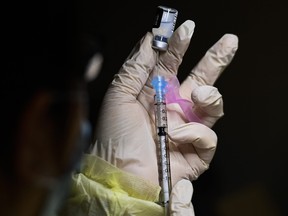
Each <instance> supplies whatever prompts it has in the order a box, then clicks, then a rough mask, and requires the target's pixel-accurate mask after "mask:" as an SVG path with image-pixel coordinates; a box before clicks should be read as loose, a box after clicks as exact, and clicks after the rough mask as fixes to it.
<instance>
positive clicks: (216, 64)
mask: <svg viewBox="0 0 288 216" xmlns="http://www.w3.org/2000/svg"><path fill="white" fill-rule="evenodd" d="M237 49H238V37H237V36H236V35H233V34H225V35H224V36H222V38H221V39H220V40H218V41H217V42H216V43H215V44H214V45H213V46H212V47H211V48H210V49H209V50H208V51H207V52H206V54H205V55H204V57H203V58H202V59H201V60H200V61H199V63H198V64H197V65H196V66H195V67H194V68H193V70H192V71H191V73H190V74H189V76H188V77H187V78H186V79H185V80H184V82H183V83H182V84H181V87H180V94H181V95H182V96H183V97H185V98H190V97H191V93H192V90H193V89H194V88H196V87H197V86H200V85H213V84H214V83H215V81H216V80H217V79H218V77H219V76H220V75H221V73H222V72H223V70H224V69H225V68H226V67H227V66H228V65H229V64H230V62H231V61H232V59H233V57H234V55H235V53H236V51H237Z"/></svg>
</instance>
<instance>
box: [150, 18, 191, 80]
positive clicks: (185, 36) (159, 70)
mask: <svg viewBox="0 0 288 216" xmlns="http://www.w3.org/2000/svg"><path fill="white" fill-rule="evenodd" d="M194 28H195V23H194V22H193V21H192V20H187V21H185V22H184V23H182V24H181V25H180V26H179V27H178V28H177V29H176V30H175V31H174V33H173V34H172V36H171V38H170V39H169V41H168V43H169V46H168V50H167V51H166V52H160V54H159V63H158V64H157V67H156V69H155V70H154V71H153V73H156V74H157V75H163V76H166V75H171V74H174V75H175V74H177V72H178V67H179V65H180V64H181V62H182V59H183V56H184V54H185V52H186V50H187V49H188V46H189V44H190V40H191V37H192V35H193V32H194Z"/></svg>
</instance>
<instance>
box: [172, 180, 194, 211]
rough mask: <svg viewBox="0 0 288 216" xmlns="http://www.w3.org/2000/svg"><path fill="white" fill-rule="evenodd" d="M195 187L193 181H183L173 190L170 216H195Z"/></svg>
mask: <svg viewBox="0 0 288 216" xmlns="http://www.w3.org/2000/svg"><path fill="white" fill-rule="evenodd" d="M192 195H193V185H192V183H191V181H189V180H187V179H182V180H180V181H178V182H177V183H176V184H175V185H174V187H173V188H172V191H171V195H170V201H169V205H170V215H172V216H183V215H185V216H194V215H195V213H194V208H193V205H192V201H191V200H192Z"/></svg>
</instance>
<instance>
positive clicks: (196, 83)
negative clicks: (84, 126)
mask: <svg viewBox="0 0 288 216" xmlns="http://www.w3.org/2000/svg"><path fill="white" fill-rule="evenodd" d="M194 26H195V25H194V22H193V21H191V20H187V21H186V22H184V23H183V24H181V25H180V26H179V27H178V28H177V29H176V30H175V32H174V33H173V35H172V37H171V38H170V40H169V48H168V50H167V51H166V52H160V53H159V55H158V53H157V52H156V51H155V50H154V49H153V48H152V47H151V43H152V37H153V36H152V34H151V33H150V32H147V34H146V35H145V36H144V37H143V38H142V39H141V40H140V41H139V43H138V44H137V45H136V46H135V48H134V49H133V51H132V52H131V54H130V55H129V57H128V58H127V60H126V61H125V62H124V64H123V65H122V67H121V69H120V70H119V72H118V73H117V74H115V77H114V79H113V81H112V83H111V85H110V87H109V89H108V91H107V92H106V95H105V97H104V100H103V104H102V109H101V112H100V115H99V119H98V120H99V121H98V124H97V125H96V140H95V143H94V146H93V147H92V149H91V153H92V154H96V155H98V156H100V157H102V158H103V159H105V160H107V161H108V162H110V163H111V164H113V165H116V166H117V167H119V168H121V169H123V170H125V171H128V172H130V173H133V174H135V175H137V176H140V177H143V178H145V179H147V180H149V181H151V182H152V183H155V184H158V168H157V156H156V144H155V143H156V142H157V136H156V133H155V132H156V129H155V124H154V119H155V117H154V103H153V101H154V99H153V98H154V94H155V92H154V90H153V88H152V86H151V81H152V79H153V77H154V76H155V75H156V74H160V75H164V76H165V77H167V79H170V78H173V77H174V76H176V75H177V73H178V68H179V65H180V64H181V62H182V59H183V56H184V54H185V52H186V50H187V48H188V46H189V43H190V39H191V37H192V34H193V31H194ZM237 47H238V38H237V36H235V35H232V34H225V35H224V36H223V37H222V38H221V39H220V40H219V41H218V42H216V43H215V45H213V46H212V47H211V48H210V49H209V50H208V51H207V53H206V55H205V56H204V57H203V58H202V60H200V62H199V64H198V65H197V66H196V67H195V68H194V69H193V70H192V71H191V73H190V74H189V76H188V77H187V79H186V80H185V81H184V82H183V83H182V84H181V86H180V92H179V94H180V96H181V97H182V98H184V99H185V100H188V101H189V102H190V103H191V109H192V111H193V112H194V114H195V115H197V116H198V117H199V119H200V121H201V123H199V122H188V120H187V119H185V115H184V113H183V110H182V109H181V108H180V106H179V105H178V104H173V103H171V104H168V105H167V109H168V136H169V147H170V164H171V173H172V185H173V186H174V185H175V184H176V183H177V182H178V181H179V180H181V179H189V180H191V181H192V180H195V179H197V178H198V177H199V175H200V174H201V173H203V172H204V171H205V170H207V169H208V167H209V164H210V162H211V160H212V158H213V155H214V152H215V149H216V144H217V136H216V134H215V132H214V131H213V130H212V129H211V127H212V126H213V124H214V123H215V122H216V121H217V120H218V119H219V118H220V117H221V116H222V115H223V102H222V97H221V94H220V93H219V92H218V90H217V88H215V87H213V86H212V85H213V84H214V82H215V81H216V79H217V78H218V77H219V75H220V74H221V73H222V71H223V70H224V69H225V67H226V66H227V65H228V64H229V63H230V62H231V60H232V58H233V56H234V54H235V52H236V50H237Z"/></svg>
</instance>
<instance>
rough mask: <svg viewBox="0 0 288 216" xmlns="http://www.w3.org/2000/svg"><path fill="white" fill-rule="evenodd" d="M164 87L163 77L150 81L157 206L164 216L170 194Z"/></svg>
mask: <svg viewBox="0 0 288 216" xmlns="http://www.w3.org/2000/svg"><path fill="white" fill-rule="evenodd" d="M166 85H167V81H165V79H164V77H163V76H159V75H158V76H155V77H154V78H153V80H152V86H153V88H154V90H155V96H154V108H155V125H156V132H157V135H158V144H157V159H158V173H159V184H160V186H161V193H160V197H159V202H160V203H159V204H160V205H162V206H163V207H164V211H165V215H169V197H170V192H171V172H170V156H169V145H168V137H167V127H168V124H167V110H166V99H165V94H166V90H165V89H166Z"/></svg>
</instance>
